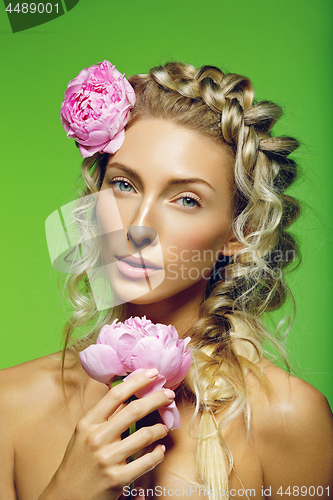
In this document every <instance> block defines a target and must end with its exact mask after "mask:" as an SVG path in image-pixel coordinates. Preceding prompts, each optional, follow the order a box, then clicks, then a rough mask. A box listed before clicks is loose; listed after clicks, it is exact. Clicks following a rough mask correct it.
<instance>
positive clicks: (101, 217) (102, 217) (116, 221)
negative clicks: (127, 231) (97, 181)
mask: <svg viewBox="0 0 333 500" xmlns="http://www.w3.org/2000/svg"><path fill="white" fill-rule="evenodd" d="M96 215H97V220H98V222H99V224H100V226H101V230H102V232H105V233H109V232H112V231H119V230H122V229H124V226H123V223H122V220H121V217H120V213H119V209H118V206H117V203H116V200H115V197H114V194H113V191H112V190H111V189H105V190H103V191H100V192H99V193H98V199H97V206H96Z"/></svg>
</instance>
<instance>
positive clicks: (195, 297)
mask: <svg viewBox="0 0 333 500" xmlns="http://www.w3.org/2000/svg"><path fill="white" fill-rule="evenodd" d="M231 167H232V157H231V156H230V152H229V151H228V150H227V149H224V148H221V147H220V146H217V145H216V144H214V143H213V142H212V141H211V140H210V139H208V138H207V137H204V136H201V135H199V134H198V133H195V132H192V131H190V130H188V129H185V128H182V127H180V126H178V125H175V124H173V123H171V122H167V121H159V120H148V121H141V122H138V123H135V124H134V125H133V126H132V127H131V128H130V129H129V130H128V131H127V132H126V136H125V140H124V143H123V145H122V147H121V148H120V150H119V151H117V153H116V154H115V155H113V156H111V157H110V161H109V164H108V168H107V172H106V176H105V179H104V182H103V185H102V188H101V189H102V191H105V190H107V189H112V192H113V195H114V197H115V199H116V202H117V206H118V209H119V213H120V216H121V220H122V224H123V226H124V227H127V228H129V229H128V237H129V238H130V239H131V240H132V244H133V245H137V247H138V249H140V245H141V244H142V234H141V236H140V237H139V238H138V237H137V233H135V232H133V231H132V228H133V227H135V226H136V227H138V226H142V227H148V228H156V231H157V233H158V236H159V244H160V249H161V251H162V254H163V262H164V263H165V264H166V269H165V273H166V277H165V280H164V281H163V283H162V285H160V286H157V287H156V288H153V289H152V290H150V291H149V292H148V293H145V292H144V291H145V290H147V287H146V281H145V279H136V278H135V279H134V278H133V279H132V278H131V276H129V275H128V273H127V275H126V274H124V273H123V272H122V270H121V269H122V268H121V266H120V267H119V266H118V267H115V266H114V267H113V268H112V269H111V270H110V278H111V279H112V282H113V286H114V289H115V292H116V293H117V294H118V295H119V297H120V298H122V299H123V300H124V301H125V302H126V301H127V300H126V297H127V294H128V293H132V290H133V289H135V290H136V291H137V292H138V293H137V298H136V299H135V300H132V301H131V303H130V304H127V307H128V315H129V316H131V315H138V316H143V315H146V316H147V318H149V319H151V320H152V321H153V322H161V323H165V324H173V325H174V326H175V327H176V328H177V330H178V332H179V334H180V336H184V335H186V330H187V329H188V328H189V327H190V326H191V324H192V323H193V322H194V321H195V320H196V318H198V316H199V307H200V303H201V301H202V297H203V293H204V290H205V287H206V286H207V279H206V278H207V274H208V275H209V273H210V272H211V270H212V268H213V265H214V262H213V261H212V260H206V261H205V260H202V259H201V260H198V259H197V260H192V261H191V260H188V258H189V256H190V255H192V254H193V252H195V251H197V252H199V254H200V255H201V256H202V255H205V251H206V250H207V249H209V250H211V251H212V253H213V255H216V253H219V252H220V253H221V254H224V255H227V256H228V255H233V254H234V253H235V252H236V251H237V250H238V249H239V248H240V243H239V242H238V241H237V240H236V239H235V238H234V236H233V234H232V232H231V230H230V224H231V206H232V192H233V184H232V176H231ZM170 174H172V176H171V177H170ZM110 186H112V187H110ZM106 194H107V193H106ZM100 200H101V201H99V202H98V203H99V204H98V207H97V214H98V217H99V218H100V220H101V222H102V224H104V225H105V227H107V225H108V223H109V220H110V219H109V217H108V214H109V212H108V206H105V205H103V200H104V201H105V200H107V198H103V197H101V198H100ZM110 230H112V228H110ZM143 236H144V237H146V238H149V231H148V233H147V235H143ZM152 243H153V242H152ZM156 248H157V246H156V245H155V246H154V245H153V244H151V245H149V246H148V247H147V246H146V247H144V248H143V254H144V257H146V258H147V259H148V260H149V261H150V262H152V263H153V264H159V261H158V258H157V257H158V255H159V254H158V253H156ZM170 249H172V253H171V252H170ZM111 250H112V251H113V252H114V256H115V257H116V258H117V259H118V257H121V256H122V255H123V254H122V253H121V252H122V251H123V250H122V251H121V252H120V254H119V249H117V248H115V249H113V248H111ZM196 255H197V254H196ZM175 256H176V257H177V259H176V260H177V262H175ZM118 260H121V259H118ZM118 264H119V263H118ZM168 264H171V265H172V266H173V267H171V268H168ZM175 264H176V266H175ZM181 266H183V267H181ZM127 267H129V266H127ZM195 270H196V271H198V273H196V272H193V271H195ZM175 271H177V273H176V278H175ZM159 272H160V270H158V271H156V273H155V274H156V276H157V275H158V273H159ZM182 273H183V274H182ZM59 363H60V355H59V354H54V355H51V356H47V357H45V358H41V359H38V360H34V361H29V362H27V363H24V364H22V365H20V366H17V367H13V368H9V369H6V370H3V371H2V372H0V408H1V411H0V426H1V430H2V432H1V438H0V500H116V499H117V498H119V497H120V496H121V495H122V492H123V487H124V486H126V485H128V484H129V483H130V482H131V481H133V480H136V483H135V484H136V485H140V486H142V487H143V488H144V489H145V490H146V491H147V488H154V487H157V486H158V487H159V488H162V492H163V491H164V490H163V488H166V490H165V491H166V493H165V494H164V493H162V495H161V496H162V498H168V497H171V496H173V495H172V494H171V493H168V490H170V491H171V490H173V491H175V490H176V489H177V490H178V493H175V495H176V496H183V497H188V496H191V498H192V499H193V500H197V499H199V498H203V492H202V491H201V492H200V491H198V489H197V490H195V489H192V490H190V487H191V486H192V488H193V485H194V484H195V483H197V481H198V478H197V477H196V474H195V439H194V438H192V437H190V436H189V434H188V428H189V423H190V420H191V417H192V415H193V411H194V405H193V401H191V400H189V399H188V398H187V397H185V396H184V393H183V392H182V390H181V388H179V390H178V391H177V396H176V397H177V404H178V408H179V410H180V414H181V421H182V424H181V427H180V429H177V430H175V431H171V432H168V431H167V429H166V428H165V426H164V425H163V424H162V423H161V421H160V418H159V416H158V413H157V412H156V410H157V409H158V408H159V407H162V406H165V405H166V404H168V402H170V397H172V395H171V396H170V394H168V393H167V394H165V393H164V392H163V391H159V392H156V393H154V394H152V395H150V396H147V397H146V398H143V399H140V400H137V401H135V402H132V403H130V404H126V402H127V400H128V398H129V396H131V394H133V393H134V392H136V389H137V388H138V387H144V386H145V385H147V384H149V383H150V382H151V380H152V379H149V378H148V377H147V376H146V375H145V374H144V373H141V374H138V375H137V376H135V377H133V378H132V379H130V380H128V381H126V382H124V383H122V384H120V385H118V386H117V388H114V389H112V390H111V391H109V390H108V388H107V387H106V386H105V385H103V384H100V383H98V382H96V381H94V380H92V379H89V377H88V376H87V375H85V374H84V373H83V371H82V369H81V368H80V367H75V366H74V363H73V355H72V354H68V353H67V356H66V366H65V390H66V395H67V401H68V404H67V405H66V404H65V401H64V397H63V393H62V388H61V379H60V369H59ZM262 368H263V371H264V373H265V375H266V377H267V379H268V380H269V382H270V386H271V392H270V397H269V398H268V397H267V394H266V393H265V391H264V390H263V389H262V388H261V386H260V385H259V384H258V382H257V381H256V380H255V379H254V378H253V377H251V376H248V379H247V386H248V390H249V397H250V401H251V405H252V430H251V436H250V439H249V440H247V435H246V430H245V426H244V423H243V421H242V419H241V418H238V419H235V420H234V421H233V422H232V423H231V424H229V426H228V427H227V428H226V429H224V431H223V437H224V439H225V441H226V442H227V444H228V445H229V447H230V450H231V452H232V454H233V457H234V468H233V471H232V475H231V478H230V488H231V490H230V491H231V498H235V499H238V498H246V495H245V493H243V494H242V492H244V491H245V492H246V490H248V492H247V496H248V498H258V499H259V498H271V499H272V500H280V499H281V498H282V499H283V498H287V497H289V498H290V496H289V495H288V494H286V495H281V491H282V492H285V491H286V490H287V489H288V487H290V488H291V491H292V492H293V487H295V488H296V487H297V486H298V487H299V491H300V492H301V493H300V494H299V495H297V494H296V491H297V489H295V490H294V491H295V494H294V497H296V496H301V497H302V498H306V499H310V498H313V497H314V495H313V494H312V491H313V490H310V489H309V488H310V487H314V488H317V487H322V488H323V489H324V490H323V495H322V496H321V498H326V499H327V498H332V496H333V480H332V470H333V446H332V443H333V424H332V414H331V412H330V409H329V407H328V404H327V401H326V399H325V398H324V396H323V395H322V394H321V393H319V392H318V391H317V390H316V389H315V388H314V387H312V386H310V385H309V384H307V383H306V382H303V381H302V380H300V379H298V378H295V377H292V376H289V375H287V374H286V373H285V372H284V371H283V370H281V369H279V368H277V367H276V366H274V365H273V364H272V363H270V362H269V361H268V360H263V362H262ZM81 382H82V386H81ZM81 387H82V391H81ZM220 417H221V415H219V416H218V417H217V418H218V419H219V418H220ZM134 422H138V425H137V431H136V432H135V433H134V434H133V435H132V436H131V437H127V438H125V439H121V434H122V433H123V432H124V431H125V430H126V429H128V428H129V426H130V425H131V424H132V423H134ZM161 445H164V446H165V447H166V452H164V449H163V447H162V446H161ZM132 454H136V457H135V460H134V461H133V462H131V463H128V464H127V463H126V459H127V458H128V457H129V456H130V455H132ZM216 466H217V467H218V464H216ZM183 487H184V488H185V492H183ZM280 487H282V490H281V489H280ZM301 487H303V492H304V491H305V490H304V488H307V490H306V493H305V494H303V493H302V490H301ZM269 488H271V491H270V492H269V491H268V489H269ZM326 488H330V489H329V490H327V489H326ZM250 490H252V491H250ZM265 490H266V492H265ZM179 491H180V492H181V494H180V495H179ZM279 491H280V493H279ZM239 492H240V493H239ZM189 493H191V494H190V495H189ZM325 494H326V496H324V495H325ZM146 497H147V498H149V496H148V493H147V496H146ZM155 497H156V498H157V497H158V495H157V494H156V495H155ZM150 498H152V494H150Z"/></svg>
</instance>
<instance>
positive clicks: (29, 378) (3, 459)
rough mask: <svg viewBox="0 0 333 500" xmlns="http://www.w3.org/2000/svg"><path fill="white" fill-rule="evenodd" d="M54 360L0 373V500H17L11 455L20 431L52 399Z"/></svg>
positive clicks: (52, 358) (37, 415)
mask: <svg viewBox="0 0 333 500" xmlns="http://www.w3.org/2000/svg"><path fill="white" fill-rule="evenodd" d="M57 359H58V357H57V356H47V357H45V358H41V359H37V360H34V361H29V362H27V363H23V364H21V365H18V366H14V367H11V368H6V369H3V370H0V429H1V432H0V492H1V493H0V497H1V498H6V500H16V498H17V497H16V490H15V486H14V484H15V480H14V455H15V453H16V447H17V442H18V441H19V440H20V435H21V434H22V432H21V429H22V428H23V426H29V425H32V426H33V425H34V422H35V421H36V420H34V419H36V418H38V417H39V418H42V417H43V415H45V413H46V411H45V408H46V407H47V406H48V405H50V401H51V400H52V397H53V398H54V394H55V390H54V389H55V387H56V365H58V366H59V363H58V362H57ZM58 372H59V369H58ZM51 394H53V396H51ZM1 495H4V496H1Z"/></svg>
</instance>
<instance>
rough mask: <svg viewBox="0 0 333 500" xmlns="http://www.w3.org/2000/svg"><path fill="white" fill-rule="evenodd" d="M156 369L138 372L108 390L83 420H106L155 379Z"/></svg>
mask: <svg viewBox="0 0 333 500" xmlns="http://www.w3.org/2000/svg"><path fill="white" fill-rule="evenodd" d="M157 375H158V371H157V370H156V369H155V368H153V369H151V370H147V371H146V372H139V373H137V374H136V375H134V376H133V377H131V378H129V379H128V380H126V381H125V382H122V383H120V384H118V385H116V386H115V387H112V389H110V391H109V392H108V393H107V394H106V395H105V396H104V397H103V398H102V399H101V400H100V401H99V402H98V403H97V404H96V405H95V406H94V407H93V408H92V409H91V410H90V411H88V412H87V413H86V415H85V417H84V420H86V421H88V422H91V423H95V424H99V423H102V422H105V421H107V420H108V418H109V417H110V415H112V414H113V413H114V412H115V411H116V410H117V408H118V407H119V406H120V405H121V404H122V403H125V401H127V400H128V399H129V398H130V397H131V396H133V394H134V393H135V392H137V391H138V390H139V389H142V388H144V387H146V386H147V385H149V384H151V383H152V382H153V381H154V380H156V378H157Z"/></svg>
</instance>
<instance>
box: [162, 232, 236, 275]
mask: <svg viewBox="0 0 333 500" xmlns="http://www.w3.org/2000/svg"><path fill="white" fill-rule="evenodd" d="M227 228H228V226H227V225H225V226H223V227H220V228H217V227H216V225H215V226H214V228H212V227H207V225H205V226H204V227H201V228H198V227H196V228H195V227H192V228H191V227H190V226H189V229H190V230H187V231H183V232H181V233H179V234H174V235H173V238H172V242H171V243H170V246H169V247H168V248H167V254H166V260H167V262H170V263H171V262H176V261H177V262H178V263H182V264H183V265H184V266H188V265H194V266H195V267H210V268H212V267H213V266H214V264H215V262H216V260H217V259H218V257H219V253H220V251H221V250H222V247H223V245H224V243H225V242H226V239H227V236H226V232H227ZM176 256H177V257H176Z"/></svg>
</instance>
